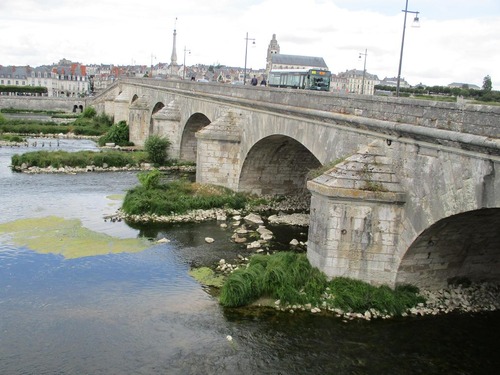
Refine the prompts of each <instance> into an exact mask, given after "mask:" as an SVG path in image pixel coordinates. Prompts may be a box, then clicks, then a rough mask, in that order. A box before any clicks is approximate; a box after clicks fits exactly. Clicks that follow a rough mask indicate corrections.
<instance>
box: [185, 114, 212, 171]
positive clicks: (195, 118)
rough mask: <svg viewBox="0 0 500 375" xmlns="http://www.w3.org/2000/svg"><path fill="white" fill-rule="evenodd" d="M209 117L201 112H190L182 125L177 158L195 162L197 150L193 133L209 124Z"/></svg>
mask: <svg viewBox="0 0 500 375" xmlns="http://www.w3.org/2000/svg"><path fill="white" fill-rule="evenodd" d="M210 122H211V121H210V119H209V118H208V117H207V116H205V115H204V114H203V113H199V112H197V113H194V114H192V115H191V116H190V117H189V119H188V120H187V122H186V125H185V126H184V130H183V131H182V136H181V142H180V146H181V148H180V156H179V159H180V160H183V161H192V162H196V152H197V142H198V141H197V139H196V137H195V134H196V132H197V131H199V130H201V129H203V128H204V127H205V126H207V125H209V124H210Z"/></svg>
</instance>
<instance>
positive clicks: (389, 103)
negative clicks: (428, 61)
mask: <svg viewBox="0 0 500 375" xmlns="http://www.w3.org/2000/svg"><path fill="white" fill-rule="evenodd" d="M116 84H118V85H119V84H122V85H123V84H127V85H138V86H148V87H151V88H158V89H160V90H167V91H169V90H173V91H176V92H177V93H179V94H180V93H181V92H184V94H185V95H189V94H190V93H191V94H194V93H196V95H200V94H203V93H205V94H206V95H207V96H214V95H215V96H217V97H220V98H222V97H230V98H232V99H233V100H234V99H243V100H247V101H252V102H253V103H252V106H255V105H256V103H257V104H258V103H262V104H265V105H266V106H269V105H278V106H286V107H296V108H307V109H311V110H318V111H326V112H331V113H338V114H343V115H352V116H361V117H365V118H369V119H377V120H383V121H391V122H395V123H404V124H411V125H418V126H423V127H427V128H433V129H441V130H449V131H453V132H459V133H468V134H475V135H479V136H485V137H491V138H499V136H500V107H498V106H487V105H475V104H467V103H447V102H436V101H428V100H418V99H411V98H395V97H381V96H368V95H357V94H343V93H332V92H315V91H304V90H295V89H280V88H270V87H262V86H256V87H254V86H250V85H249V86H239V85H238V86H237V85H230V84H223V83H215V82H214V83H205V82H204V83H201V82H193V81H180V80H158V79H151V78H133V79H131V78H128V79H124V80H119V81H118V82H117V83H116ZM112 87H114V86H112ZM112 87H111V88H112ZM242 104H243V103H242Z"/></svg>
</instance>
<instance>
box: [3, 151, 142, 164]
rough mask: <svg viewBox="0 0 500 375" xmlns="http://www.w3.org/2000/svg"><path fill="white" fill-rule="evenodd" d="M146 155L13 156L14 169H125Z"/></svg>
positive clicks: (49, 153)
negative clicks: (23, 165)
mask: <svg viewBox="0 0 500 375" xmlns="http://www.w3.org/2000/svg"><path fill="white" fill-rule="evenodd" d="M144 159H145V155H144V153H139V152H134V153H125V152H122V151H104V152H94V151H78V152H67V151H33V152H26V153H24V154H16V155H14V156H12V161H11V165H12V167H14V168H15V167H20V166H21V165H22V164H23V163H25V164H26V165H27V167H28V168H29V167H40V168H47V167H50V166H52V167H54V168H60V167H65V166H68V167H79V168H84V167H86V166H88V165H95V166H98V167H102V166H103V165H104V164H107V165H108V166H109V167H125V166H127V165H137V164H140V163H142V162H143V161H144Z"/></svg>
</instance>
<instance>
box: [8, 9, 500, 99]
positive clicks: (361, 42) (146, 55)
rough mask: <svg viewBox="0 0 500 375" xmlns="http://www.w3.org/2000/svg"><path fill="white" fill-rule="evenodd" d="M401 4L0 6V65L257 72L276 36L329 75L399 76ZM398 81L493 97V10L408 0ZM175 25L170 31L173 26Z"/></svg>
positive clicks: (498, 29) (285, 48) (497, 74)
mask: <svg viewBox="0 0 500 375" xmlns="http://www.w3.org/2000/svg"><path fill="white" fill-rule="evenodd" d="M404 8H405V0H217V1H207V0H203V1H202V0H181V1H170V0H169V1H167V0H142V1H126V0H85V1H74V0H71V1H69V0H1V1H0V64H1V65H4V66H5V65H30V66H33V67H34V66H39V65H44V64H52V63H57V62H58V61H59V60H60V59H62V58H66V59H69V60H72V61H76V62H81V63H83V64H100V63H103V64H115V65H126V64H142V65H151V62H153V64H157V63H158V62H162V63H169V62H170V58H171V54H172V39H173V37H172V36H173V30H174V28H176V30H177V62H178V63H179V64H182V63H183V61H184V55H185V53H184V50H185V49H187V50H190V51H191V53H190V54H189V53H186V64H187V65H193V64H196V63H203V64H217V63H220V64H223V65H229V66H239V67H243V66H244V64H245V47H246V39H245V37H246V33H247V32H248V36H249V38H250V39H255V45H253V41H251V40H250V41H249V42H248V57H247V67H248V68H254V69H257V68H264V67H265V63H266V53H267V47H268V46H269V42H270V40H271V38H272V35H273V34H276V37H277V40H278V43H279V45H280V48H281V53H283V54H292V55H304V56H320V57H323V58H324V59H325V62H326V64H327V65H328V67H329V69H330V70H331V71H332V72H333V73H338V72H342V71H346V70H348V69H355V68H356V69H360V70H361V69H363V63H364V56H362V57H361V58H359V56H360V53H364V52H365V50H367V56H366V68H367V71H368V72H369V73H372V74H376V75H378V77H379V78H380V79H383V78H385V77H396V76H397V73H398V65H399V55H400V50H401V37H402V33H403V18H404V12H402V10H403V9H404ZM408 10H410V11H418V12H420V14H419V18H420V28H413V27H411V25H412V21H413V18H414V16H415V15H414V14H411V13H408V19H407V28H406V37H405V44H404V56H403V65H402V74H401V76H402V77H403V78H405V79H406V80H407V81H408V82H409V83H410V84H412V85H416V84H418V83H420V82H422V83H424V84H427V85H447V84H449V83H452V82H461V83H470V84H476V85H478V86H482V84H483V78H484V77H485V76H486V75H490V77H491V79H492V81H493V88H494V89H496V90H500V1H499V0H474V1H471V0H409V5H408ZM176 19H177V21H176Z"/></svg>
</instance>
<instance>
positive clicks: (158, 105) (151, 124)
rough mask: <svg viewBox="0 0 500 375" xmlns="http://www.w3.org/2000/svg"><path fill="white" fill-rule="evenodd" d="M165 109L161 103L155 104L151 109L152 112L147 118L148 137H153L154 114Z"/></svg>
mask: <svg viewBox="0 0 500 375" xmlns="http://www.w3.org/2000/svg"><path fill="white" fill-rule="evenodd" d="M163 107H165V104H163V103H162V102H158V103H156V104H155V106H154V107H153V110H152V112H151V116H149V134H150V135H154V134H155V132H154V129H155V120H154V117H153V116H154V115H155V114H156V113H158V112H159V111H161V109H162V108H163Z"/></svg>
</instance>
